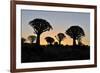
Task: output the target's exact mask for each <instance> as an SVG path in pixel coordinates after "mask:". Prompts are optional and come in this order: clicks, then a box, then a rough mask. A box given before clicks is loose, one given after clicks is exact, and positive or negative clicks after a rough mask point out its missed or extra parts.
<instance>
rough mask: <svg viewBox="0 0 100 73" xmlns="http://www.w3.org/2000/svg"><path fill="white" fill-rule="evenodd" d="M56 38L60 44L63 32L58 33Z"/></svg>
mask: <svg viewBox="0 0 100 73" xmlns="http://www.w3.org/2000/svg"><path fill="white" fill-rule="evenodd" d="M55 37H56V39H57V40H58V42H59V45H60V44H61V41H63V39H64V38H65V37H66V36H65V35H64V34H63V33H58V34H57V35H56V36H55Z"/></svg>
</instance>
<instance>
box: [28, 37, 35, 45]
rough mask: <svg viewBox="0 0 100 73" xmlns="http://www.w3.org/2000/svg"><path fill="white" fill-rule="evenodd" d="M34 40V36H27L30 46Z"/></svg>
mask: <svg viewBox="0 0 100 73" xmlns="http://www.w3.org/2000/svg"><path fill="white" fill-rule="evenodd" d="M35 39H36V36H35V35H30V36H28V40H29V41H30V43H31V44H32V43H33V42H34V41H35Z"/></svg>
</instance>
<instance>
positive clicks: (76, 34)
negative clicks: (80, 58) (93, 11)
mask: <svg viewBox="0 0 100 73" xmlns="http://www.w3.org/2000/svg"><path fill="white" fill-rule="evenodd" d="M65 33H66V34H67V35H69V36H70V37H71V38H72V39H73V45H76V40H78V39H80V38H81V37H82V36H85V33H84V30H83V29H82V28H81V27H80V26H71V27H70V28H69V29H68V30H66V32H65Z"/></svg>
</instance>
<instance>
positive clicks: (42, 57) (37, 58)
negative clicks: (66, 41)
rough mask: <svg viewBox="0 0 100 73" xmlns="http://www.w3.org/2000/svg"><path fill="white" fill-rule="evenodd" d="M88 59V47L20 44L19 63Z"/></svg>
mask: <svg viewBox="0 0 100 73" xmlns="http://www.w3.org/2000/svg"><path fill="white" fill-rule="evenodd" d="M87 59H90V47H89V46H68V45H67V46H63V45H46V46H37V45H35V44H28V43H24V44H22V49H21V62H22V63H27V62H47V61H68V60H87Z"/></svg>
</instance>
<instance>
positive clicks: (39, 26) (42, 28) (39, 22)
mask: <svg viewBox="0 0 100 73" xmlns="http://www.w3.org/2000/svg"><path fill="white" fill-rule="evenodd" d="M29 24H30V25H31V26H32V27H33V29H34V32H35V34H37V40H36V44H37V45H40V35H41V34H42V33H43V32H46V31H49V30H50V29H52V26H51V25H50V23H49V22H47V21H46V20H44V19H40V18H36V19H33V20H32V21H30V22H29Z"/></svg>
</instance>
